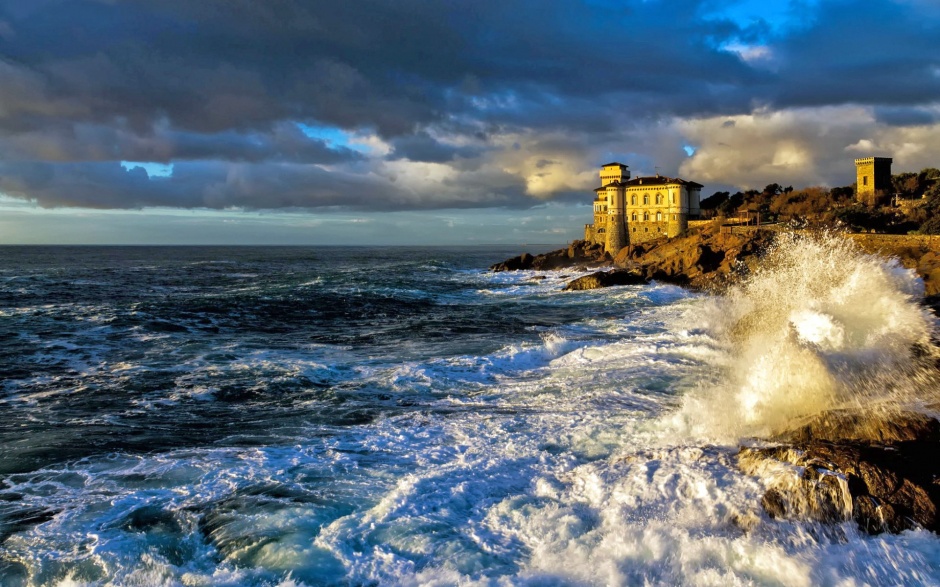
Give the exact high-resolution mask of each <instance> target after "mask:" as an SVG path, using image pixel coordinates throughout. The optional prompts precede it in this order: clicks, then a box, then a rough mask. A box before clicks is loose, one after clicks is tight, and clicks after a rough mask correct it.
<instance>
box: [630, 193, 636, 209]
mask: <svg viewBox="0 0 940 587" xmlns="http://www.w3.org/2000/svg"><path fill="white" fill-rule="evenodd" d="M630 205H631V206H636V194H633V195H632V196H630Z"/></svg>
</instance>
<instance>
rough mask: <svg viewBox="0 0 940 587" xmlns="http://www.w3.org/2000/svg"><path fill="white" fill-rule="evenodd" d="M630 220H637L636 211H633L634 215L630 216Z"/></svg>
mask: <svg viewBox="0 0 940 587" xmlns="http://www.w3.org/2000/svg"><path fill="white" fill-rule="evenodd" d="M630 220H633V221H634V222H636V212H634V213H633V216H632V217H631V218H630Z"/></svg>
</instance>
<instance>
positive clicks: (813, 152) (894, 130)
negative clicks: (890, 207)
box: [676, 106, 940, 189]
mask: <svg viewBox="0 0 940 587" xmlns="http://www.w3.org/2000/svg"><path fill="white" fill-rule="evenodd" d="M730 121H732V122H734V124H733V125H728V122H729V119H728V118H727V117H714V118H702V119H694V120H683V121H677V123H676V126H677V128H678V130H679V131H680V132H681V133H682V134H683V135H684V136H687V137H688V138H689V139H690V140H692V141H693V142H695V143H696V144H698V145H700V148H699V150H698V151H696V153H695V155H693V156H692V157H690V158H689V159H688V160H687V161H686V162H684V163H683V164H682V165H681V167H680V172H681V173H682V174H683V175H684V176H687V177H690V178H693V179H695V181H698V182H700V183H706V184H709V183H711V184H720V185H732V186H738V187H742V188H754V189H759V188H762V187H763V186H765V185H767V184H768V183H772V182H775V183H780V184H783V185H794V186H797V187H801V186H808V185H829V186H842V185H849V184H851V183H852V182H853V181H855V167H854V162H853V161H854V159H855V158H856V157H861V156H871V155H877V156H889V157H893V159H894V167H893V169H894V170H895V171H896V172H897V171H919V170H920V169H922V168H924V167H928V166H936V165H937V159H936V154H937V153H940V124H936V123H934V124H925V125H919V126H895V125H892V124H886V123H885V122H883V121H882V120H880V118H879V116H878V113H877V109H875V108H868V107H862V106H833V107H827V108H822V109H817V108H795V109H788V110H780V111H762V112H757V113H754V114H747V115H740V116H735V117H733V118H732V119H731V120H730Z"/></svg>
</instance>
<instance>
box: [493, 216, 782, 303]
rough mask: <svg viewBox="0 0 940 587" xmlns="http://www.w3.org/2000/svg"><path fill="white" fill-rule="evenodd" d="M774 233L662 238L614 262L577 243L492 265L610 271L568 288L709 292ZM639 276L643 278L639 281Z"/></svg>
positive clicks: (750, 262) (710, 230) (711, 230)
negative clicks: (670, 286) (664, 286)
mask: <svg viewBox="0 0 940 587" xmlns="http://www.w3.org/2000/svg"><path fill="white" fill-rule="evenodd" d="M773 237H774V233H773V232H768V231H752V232H749V233H743V234H742V233H733V234H731V233H727V234H726V233H722V232H719V231H718V230H717V227H707V228H705V229H701V230H697V231H690V232H689V233H687V234H685V235H681V236H678V237H676V238H672V239H661V240H658V241H653V242H649V243H644V244H641V245H635V246H629V247H625V248H624V249H622V250H621V251H620V253H619V254H618V255H617V256H616V257H615V258H614V257H611V256H610V255H609V254H606V253H605V252H604V250H603V247H602V246H600V245H594V244H591V243H587V242H585V241H575V242H573V243H572V244H571V245H570V246H569V247H568V248H567V249H559V250H556V251H551V252H548V253H544V254H542V255H530V254H528V253H523V254H522V255H519V256H518V257H513V258H511V259H507V260H506V261H503V262H502V263H496V264H495V265H492V266H490V270H491V271H518V270H536V271H539V270H542V271H547V270H557V269H571V268H579V269H582V270H584V269H591V268H601V267H611V266H613V267H614V269H613V270H609V271H603V272H598V273H596V274H594V275H593V276H589V277H590V279H585V278H580V279H579V280H577V281H578V282H579V283H575V282H572V283H569V284H568V286H567V288H566V289H571V290H575V289H590V287H588V286H589V285H590V284H591V283H593V284H594V287H606V286H609V285H623V284H625V283H637V282H648V281H652V280H656V281H664V282H668V283H675V284H678V285H683V286H686V287H690V288H693V289H712V288H717V287H721V286H723V285H726V284H728V283H730V282H732V281H734V279H735V277H736V276H737V275H738V274H740V273H742V272H746V271H747V270H748V269H751V268H753V267H754V266H756V263H757V261H758V257H759V255H760V253H761V252H762V251H763V250H764V249H765V248H766V247H767V246H768V245H769V244H770V243H771V242H772V241H773ZM639 278H642V279H639Z"/></svg>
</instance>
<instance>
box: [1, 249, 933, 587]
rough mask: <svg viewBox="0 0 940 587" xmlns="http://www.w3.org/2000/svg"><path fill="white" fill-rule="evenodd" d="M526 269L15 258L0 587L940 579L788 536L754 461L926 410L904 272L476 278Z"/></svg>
mask: <svg viewBox="0 0 940 587" xmlns="http://www.w3.org/2000/svg"><path fill="white" fill-rule="evenodd" d="M548 248H551V247H545V248H544V249H543V250H546V249H548ZM520 252H521V249H520V248H519V247H512V248H498V247H478V248H342V247H338V248H315V247H314V248H278V247H271V248H248V247H246V248H240V247H226V248H213V247H188V248H187V247H166V248H159V247H154V248H149V247H126V248H125V247H2V248H0V415H2V418H0V586H12V585H17V586H18V585H56V586H78V585H95V586H98V585H101V586H104V585H135V586H140V585H160V586H171V585H172V586H176V585H185V586H201V585H205V586H210V585H211V586H243V585H244V586H261V585H266V586H283V587H291V586H292V587H297V586H301V585H307V586H314V585H343V586H354V585H533V586H534V585H538V586H546V585H547V586H555V585H558V586H560V585H714V586H722V587H724V586H731V585H785V586H817V585H831V586H834V587H835V586H838V587H849V586H855V585H940V540H938V538H937V536H935V535H933V534H930V533H928V532H925V531H922V530H915V531H908V532H904V533H902V534H899V535H889V534H883V535H879V536H869V535H866V534H863V533H861V532H860V531H859V530H858V529H857V527H856V526H855V524H854V523H853V522H851V521H846V522H844V523H841V524H832V523H829V524H823V523H820V522H816V521H813V520H773V519H770V518H769V517H768V516H767V515H766V514H765V513H764V512H763V510H762V509H761V506H760V498H761V496H762V494H763V490H764V487H765V485H766V483H767V481H768V479H764V478H761V477H753V476H749V475H745V474H744V473H742V472H741V471H740V470H739V469H738V468H737V466H736V457H735V455H736V453H737V450H738V447H739V446H740V445H741V444H742V443H745V444H746V443H759V442H761V441H759V440H756V438H757V437H759V436H761V435H762V434H766V433H768V432H770V431H772V430H774V429H779V428H780V427H781V426H783V427H785V426H786V424H787V422H789V421H792V420H793V419H796V418H799V417H800V416H802V415H805V414H807V413H812V412H813V411H816V410H819V409H825V408H827V407H835V406H843V405H878V404H890V405H897V404H902V403H903V404H905V405H908V406H915V407H916V406H918V405H924V404H926V403H927V402H928V400H930V399H931V397H930V396H931V394H933V393H935V392H936V386H935V385H934V384H933V383H931V382H930V381H931V380H930V378H929V377H925V376H924V371H923V369H922V367H921V366H919V365H918V364H917V363H916V361H914V360H912V359H911V348H912V346H913V345H921V346H923V345H929V344H930V342H929V339H930V336H931V334H932V333H933V331H934V329H935V323H934V319H933V317H932V316H931V315H930V314H928V313H926V312H925V311H924V310H923V309H922V308H921V307H920V306H918V305H917V304H916V303H915V302H914V301H913V300H914V299H915V298H916V296H918V295H919V293H920V291H921V290H920V289H919V288H921V287H922V286H921V284H920V282H919V280H918V279H917V278H916V277H915V276H914V275H913V274H912V273H910V272H908V271H906V270H904V269H902V268H901V267H900V266H898V265H897V264H895V263H892V262H888V261H884V260H882V259H876V258H873V257H868V256H865V255H862V254H860V253H858V252H855V251H853V250H851V249H850V248H849V247H848V245H834V244H833V243H832V242H820V241H815V242H790V243H786V242H784V243H783V244H781V245H780V247H779V250H776V251H775V252H774V253H772V257H773V259H774V261H773V262H772V263H771V262H769V263H768V269H767V270H765V271H763V272H760V273H759V274H757V275H755V276H753V277H752V278H751V279H750V280H749V281H748V282H747V283H746V284H745V285H742V286H740V287H738V288H736V289H735V290H733V291H731V292H730V293H729V294H727V295H725V296H720V297H719V296H712V295H706V294H701V293H691V292H689V291H686V290H684V289H682V288H679V287H676V286H672V285H666V284H659V283H653V284H650V285H645V286H625V287H614V288H609V289H604V290H595V291H583V292H563V291H562V286H563V285H564V283H565V282H566V281H568V280H570V279H572V278H573V277H575V276H577V275H581V274H582V273H580V272H578V271H575V270H572V271H563V272H532V271H523V272H511V273H498V274H494V273H489V272H487V271H486V267H487V266H489V265H490V264H492V263H495V262H498V261H502V260H503V259H505V258H507V257H509V256H513V255H516V254H518V253H520ZM531 252H540V251H538V250H532V251H531ZM770 474H771V473H768V475H770ZM772 474H774V475H780V474H786V472H783V473H781V472H780V471H775V472H772Z"/></svg>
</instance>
